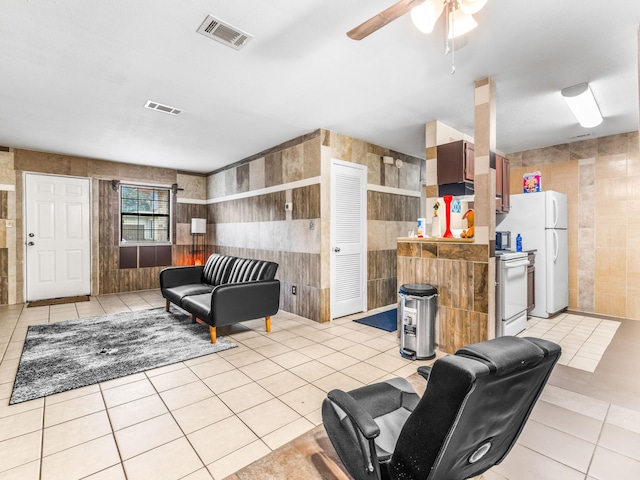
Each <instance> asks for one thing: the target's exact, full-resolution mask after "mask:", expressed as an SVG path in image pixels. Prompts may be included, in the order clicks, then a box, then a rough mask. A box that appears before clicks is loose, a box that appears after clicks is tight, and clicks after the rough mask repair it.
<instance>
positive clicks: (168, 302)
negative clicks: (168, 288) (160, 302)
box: [165, 300, 171, 312]
mask: <svg viewBox="0 0 640 480" xmlns="http://www.w3.org/2000/svg"><path fill="white" fill-rule="evenodd" d="M169 305H171V302H170V301H169V300H167V304H166V306H165V310H166V311H167V312H168V311H169Z"/></svg>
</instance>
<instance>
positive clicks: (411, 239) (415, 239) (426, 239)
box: [398, 237, 475, 243]
mask: <svg viewBox="0 0 640 480" xmlns="http://www.w3.org/2000/svg"><path fill="white" fill-rule="evenodd" d="M398 242H453V243H474V242H475V239H473V238H458V237H451V238H442V237H422V238H420V237H399V238H398Z"/></svg>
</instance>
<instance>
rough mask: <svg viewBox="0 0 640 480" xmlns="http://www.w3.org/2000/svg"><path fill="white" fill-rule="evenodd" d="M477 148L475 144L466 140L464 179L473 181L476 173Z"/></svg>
mask: <svg viewBox="0 0 640 480" xmlns="http://www.w3.org/2000/svg"><path fill="white" fill-rule="evenodd" d="M475 158H476V156H475V150H474V148H473V144H472V143H469V142H464V181H465V182H473V176H474V173H475V165H474V162H475Z"/></svg>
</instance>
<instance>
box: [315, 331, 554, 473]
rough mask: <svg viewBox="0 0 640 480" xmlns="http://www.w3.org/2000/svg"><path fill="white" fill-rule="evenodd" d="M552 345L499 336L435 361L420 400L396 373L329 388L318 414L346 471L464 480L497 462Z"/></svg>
mask: <svg viewBox="0 0 640 480" xmlns="http://www.w3.org/2000/svg"><path fill="white" fill-rule="evenodd" d="M560 353H561V349H560V347H559V346H558V345H556V344H555V343H552V342H549V341H547V340H542V339H537V338H519V337H500V338H496V339H494V340H489V341H486V342H481V343H476V344H473V345H469V346H467V347H464V348H461V349H460V350H458V351H457V352H456V353H455V355H448V356H446V357H443V358H441V359H439V360H437V361H436V362H435V363H434V365H433V368H432V369H430V373H429V372H428V370H427V369H425V368H424V367H421V368H419V369H418V371H419V373H421V374H422V375H423V376H425V377H428V383H427V389H426V391H425V393H424V395H423V396H422V398H420V397H419V396H418V394H416V393H415V391H414V390H413V388H412V387H411V385H410V384H409V382H408V381H407V380H405V379H403V378H394V379H392V380H388V381H385V382H382V383H377V384H373V385H367V386H365V387H362V388H358V389H356V390H352V391H350V392H348V393H346V392H343V391H341V390H332V391H331V392H329V394H328V396H327V398H326V399H325V400H324V401H323V403H322V420H323V423H324V427H325V429H326V431H327V434H328V435H329V439H330V440H331V443H332V444H333V446H334V447H335V449H336V451H337V453H338V456H339V457H340V460H341V461H342V463H343V464H344V466H345V467H346V469H347V471H348V472H349V473H350V474H351V475H352V476H353V477H354V478H355V479H357V480H360V479H404V480H409V479H415V480H417V479H425V480H426V479H429V480H463V479H467V478H471V477H475V476H477V475H480V474H481V473H483V472H485V471H487V470H488V469H489V468H491V467H492V466H493V465H496V464H498V463H500V462H501V461H502V460H503V459H504V458H505V457H506V455H507V454H508V453H509V451H510V450H511V447H512V446H513V445H514V444H515V442H516V440H517V439H518V436H519V435H520V432H521V431H522V429H523V427H524V425H525V423H526V421H527V419H528V418H529V414H530V413H531V410H532V409H533V406H534V405H535V403H536V401H537V399H538V397H539V396H540V393H541V392H542V389H543V388H544V386H545V384H546V382H547V379H548V378H549V375H551V371H552V370H553V367H554V366H555V364H556V362H557V361H558V359H559V358H560Z"/></svg>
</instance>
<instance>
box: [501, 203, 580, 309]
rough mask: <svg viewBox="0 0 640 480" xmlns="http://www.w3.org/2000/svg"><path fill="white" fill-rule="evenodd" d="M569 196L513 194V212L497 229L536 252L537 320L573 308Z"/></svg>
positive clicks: (505, 217) (502, 220)
mask: <svg viewBox="0 0 640 480" xmlns="http://www.w3.org/2000/svg"><path fill="white" fill-rule="evenodd" d="M567 225H568V214H567V196H566V195H565V194H564V193H559V192H554V191H546V192H538V193H522V194H519V195H511V210H510V211H509V213H508V214H506V215H498V216H497V217H496V230H498V231H502V230H507V231H510V232H511V244H512V248H513V249H514V250H515V244H516V236H517V235H518V234H520V235H521V236H522V249H523V250H536V257H535V267H536V268H535V308H534V309H533V310H532V311H531V312H529V315H532V316H534V317H542V318H548V317H550V316H551V315H553V314H555V313H557V312H559V311H561V310H563V309H565V308H567V307H568V306H569V242H568V236H567Z"/></svg>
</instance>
